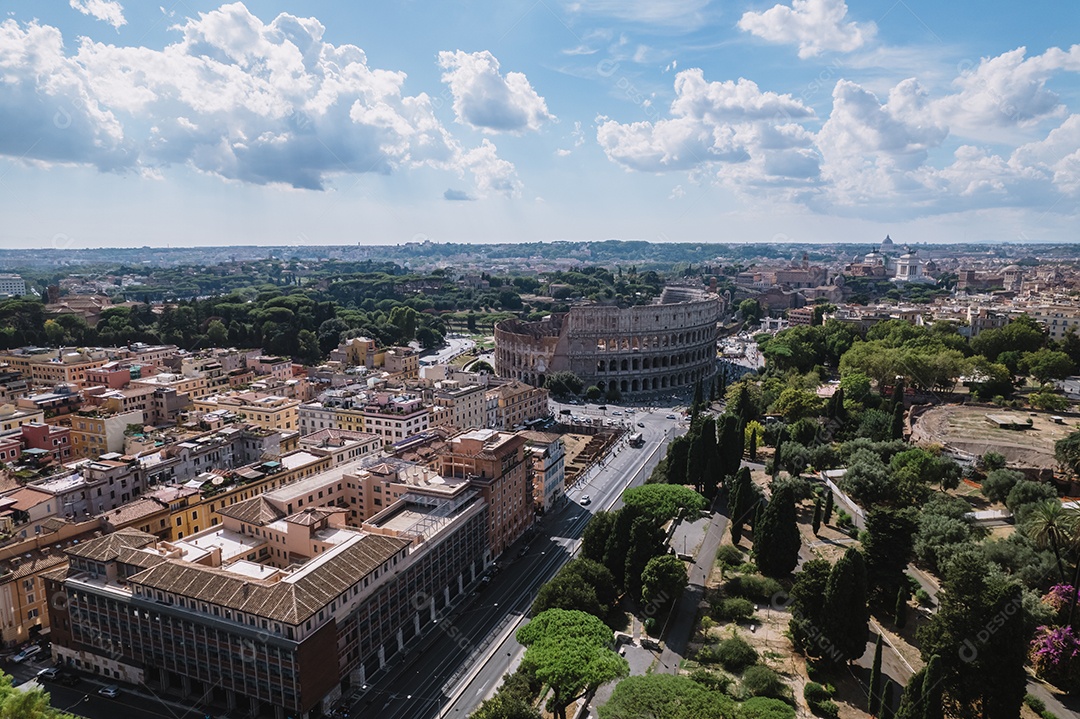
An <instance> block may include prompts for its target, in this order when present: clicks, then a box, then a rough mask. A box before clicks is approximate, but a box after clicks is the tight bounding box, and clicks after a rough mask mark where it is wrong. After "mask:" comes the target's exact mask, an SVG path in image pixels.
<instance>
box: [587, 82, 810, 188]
mask: <svg viewBox="0 0 1080 719" xmlns="http://www.w3.org/2000/svg"><path fill="white" fill-rule="evenodd" d="M812 116H813V111H812V110H811V109H810V108H808V107H807V106H805V105H804V104H802V103H801V102H799V101H798V100H795V99H794V98H792V97H791V96H790V95H779V94H777V93H774V92H762V91H761V90H760V89H759V88H758V86H757V84H756V83H754V82H752V81H750V80H746V79H744V78H739V80H738V81H737V82H732V81H726V82H706V81H705V79H704V74H703V73H702V71H701V70H700V69H697V68H694V69H690V70H683V71H682V72H680V73H679V74H678V75H676V76H675V100H674V101H673V102H672V103H671V118H670V119H666V120H656V121H642V122H633V123H629V124H622V123H619V122H617V121H615V120H610V119H608V118H598V128H597V140H598V142H599V143H600V146H601V147H602V148H603V149H604V152H605V153H606V154H607V156H608V158H610V159H611V160H614V161H615V162H618V163H619V164H621V165H623V166H624V167H626V168H628V169H632V170H640V171H643V172H667V171H673V170H694V169H700V168H706V167H709V166H712V165H714V164H717V163H746V162H750V161H751V160H753V159H754V158H755V157H757V156H762V157H761V159H762V161H764V157H763V156H764V154H766V153H769V152H772V151H774V150H786V149H789V148H792V147H802V146H806V145H808V144H809V142H810V139H811V138H810V135H809V133H807V132H806V130H804V129H803V128H802V127H801V126H799V125H795V124H792V123H790V118H810V117H812ZM800 174H802V173H800Z"/></svg>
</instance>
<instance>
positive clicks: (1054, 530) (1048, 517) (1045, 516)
mask: <svg viewBox="0 0 1080 719" xmlns="http://www.w3.org/2000/svg"><path fill="white" fill-rule="evenodd" d="M1017 484H1018V485H1019V483H1017ZM1009 496H1010V497H1012V496H1013V495H1012V492H1009ZM1076 526H1077V523H1076V519H1075V515H1074V514H1073V513H1071V512H1069V511H1068V510H1066V509H1065V508H1064V507H1062V506H1061V502H1059V501H1057V500H1056V499H1049V500H1047V501H1045V502H1039V503H1038V504H1035V505H1034V506H1033V507H1032V508H1031V511H1030V512H1029V513H1028V516H1027V520H1026V521H1025V522H1024V524H1023V531H1024V533H1025V534H1026V535H1027V536H1028V537H1030V538H1031V540H1032V541H1034V542H1035V544H1036V545H1037V546H1039V547H1049V548H1050V551H1052V552H1053V553H1054V560H1055V561H1056V562H1057V570H1058V579H1059V580H1060V582H1061V583H1062V584H1064V583H1065V581H1066V579H1065V567H1064V565H1063V564H1062V561H1061V549H1062V547H1063V546H1067V545H1068V544H1069V543H1070V542H1071V541H1072V537H1073V534H1074V532H1075V531H1076Z"/></svg>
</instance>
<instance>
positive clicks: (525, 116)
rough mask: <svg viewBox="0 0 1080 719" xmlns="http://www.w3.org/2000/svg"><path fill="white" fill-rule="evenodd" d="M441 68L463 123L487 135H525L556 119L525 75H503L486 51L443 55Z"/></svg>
mask: <svg viewBox="0 0 1080 719" xmlns="http://www.w3.org/2000/svg"><path fill="white" fill-rule="evenodd" d="M439 66H440V67H442V68H443V69H444V70H446V72H445V73H443V76H442V80H443V82H445V83H447V84H449V85H450V92H451V93H452V94H453V96H454V112H455V113H456V114H457V121H458V122H460V123H463V124H466V125H469V126H471V127H473V128H476V129H479V130H483V131H484V132H524V131H525V130H538V129H540V126H541V125H542V124H543V123H544V121H546V120H554V119H555V118H554V116H552V115H551V114H550V113H549V112H548V109H547V105H546V104H545V102H544V98H542V97H540V96H539V95H538V94H536V90H534V89H533V88H532V85H530V84H529V80H528V79H527V78H526V77H525V75H524V74H523V73H520V72H508V73H506V76H505V77H504V76H503V75H500V74H499V61H498V60H496V59H495V56H494V55H492V54H491V53H490V52H488V51H487V50H482V51H480V52H474V53H467V52H463V51H461V50H458V51H457V52H445V51H444V52H440V53H439Z"/></svg>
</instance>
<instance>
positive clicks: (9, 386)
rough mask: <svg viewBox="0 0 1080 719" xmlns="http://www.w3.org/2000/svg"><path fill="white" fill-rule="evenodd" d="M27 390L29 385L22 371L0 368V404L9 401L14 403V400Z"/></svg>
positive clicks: (27, 391) (26, 392)
mask: <svg viewBox="0 0 1080 719" xmlns="http://www.w3.org/2000/svg"><path fill="white" fill-rule="evenodd" d="M0 367H2V365H0ZM29 391H30V386H29V385H28V384H27V382H26V378H25V377H23V374H22V372H17V371H13V370H6V369H2V368H0V404H6V403H9V402H10V403H12V404H14V403H15V400H17V399H18V398H19V397H22V396H24V395H26V394H28V393H29Z"/></svg>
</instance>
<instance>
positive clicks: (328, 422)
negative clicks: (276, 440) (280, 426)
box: [297, 402, 363, 435]
mask: <svg viewBox="0 0 1080 719" xmlns="http://www.w3.org/2000/svg"><path fill="white" fill-rule="evenodd" d="M336 412H337V409H335V408H334V407H324V406H323V404H322V402H307V403H304V404H301V405H300V406H299V407H297V417H298V418H299V420H298V421H299V423H300V434H301V435H306V434H311V433H312V432H318V431H319V430H321V429H341V428H339V427H338V425H337V421H336V419H335V414H336ZM360 424H361V427H362V426H363V418H361V419H360ZM352 431H357V430H352Z"/></svg>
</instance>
